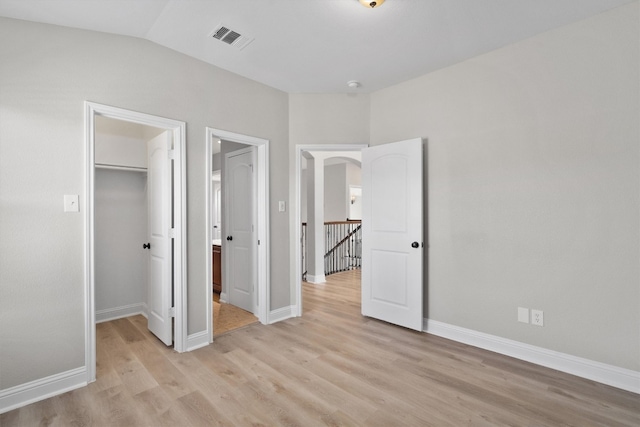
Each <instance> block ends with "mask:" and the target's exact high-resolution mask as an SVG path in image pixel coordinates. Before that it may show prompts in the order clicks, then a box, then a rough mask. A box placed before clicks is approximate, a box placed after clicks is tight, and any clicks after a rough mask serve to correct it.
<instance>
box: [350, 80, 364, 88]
mask: <svg viewBox="0 0 640 427" xmlns="http://www.w3.org/2000/svg"><path fill="white" fill-rule="evenodd" d="M347 86H349V87H350V88H351V89H358V88H359V87H360V86H361V85H360V82H359V81H357V80H349V81H348V82H347Z"/></svg>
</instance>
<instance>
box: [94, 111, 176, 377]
mask: <svg viewBox="0 0 640 427" xmlns="http://www.w3.org/2000/svg"><path fill="white" fill-rule="evenodd" d="M98 117H102V118H108V119H113V120H119V121H122V122H127V123H135V124H139V125H145V126H149V127H153V128H157V129H159V130H161V131H162V132H163V133H165V134H166V135H167V137H166V139H167V140H170V141H171V145H172V146H171V147H168V146H167V151H166V153H167V157H168V160H169V161H168V162H167V164H168V165H169V166H168V167H167V168H166V169H165V170H167V171H171V172H170V174H169V173H163V177H164V178H163V179H166V181H167V183H168V185H170V186H171V188H172V194H171V195H170V196H168V197H167V200H169V203H168V204H167V209H169V210H171V211H172V213H173V217H172V219H171V227H170V229H167V234H168V235H169V238H170V241H171V246H172V248H173V256H172V257H171V264H170V266H169V268H168V271H169V273H168V274H169V275H170V280H169V281H170V282H173V289H169V290H168V291H167V298H169V299H171V300H172V301H171V302H169V303H168V305H167V307H166V310H163V312H162V316H163V319H164V320H165V321H169V322H170V323H171V318H172V317H174V322H173V325H172V327H173V342H174V349H175V350H176V351H178V352H183V351H185V350H186V338H187V331H186V326H187V323H186V321H185V319H186V312H187V309H186V298H185V295H186V268H185V266H186V253H185V252H186V245H185V241H186V215H185V210H186V207H185V205H186V191H185V190H186V189H185V185H186V180H185V163H184V162H185V155H184V151H185V144H184V141H185V129H186V124H185V123H184V122H180V121H176V120H171V119H166V118H162V117H157V116H152V115H149V114H145V113H139V112H135V111H130V110H125V109H121V108H117V107H111V106H107V105H102V104H97V103H93V102H88V101H87V102H85V141H86V156H87V157H86V162H85V164H86V192H85V197H86V200H87V203H86V206H87V208H86V212H85V224H86V231H85V295H86V299H85V355H86V356H85V358H86V366H87V382H93V381H95V376H96V329H95V322H96V308H95V304H96V301H95V295H96V289H95V286H96V258H95V256H96V234H95V191H96V172H95V169H96V158H95V153H96V133H95V129H96V119H97V118H98ZM98 120H99V119H98ZM171 196H172V197H171ZM141 244H142V242H141Z"/></svg>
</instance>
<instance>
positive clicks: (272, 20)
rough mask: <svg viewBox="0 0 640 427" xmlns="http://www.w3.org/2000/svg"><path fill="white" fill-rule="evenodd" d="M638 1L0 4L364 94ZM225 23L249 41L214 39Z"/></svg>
mask: <svg viewBox="0 0 640 427" xmlns="http://www.w3.org/2000/svg"><path fill="white" fill-rule="evenodd" d="M633 1H637V0H387V1H386V2H385V3H384V4H383V5H382V6H380V7H378V8H376V9H366V8H364V7H363V6H362V5H360V4H359V3H358V1H357V0H0V16H5V17H10V18H17V19H24V20H29V21H36V22H44V23H50V24H56V25H63V26H68V27H76V28H83V29H89V30H95V31H102V32H107V33H114V34H123V35H128V36H133V37H140V38H143V39H147V40H150V41H152V42H154V43H157V44H160V45H163V46H166V47H168V48H171V49H174V50H177V51H179V52H182V53H185V54H187V55H190V56H193V57H195V58H198V59H201V60H202V61H205V62H208V63H210V64H213V65H216V66H218V67H220V68H224V69H226V70H229V71H231V72H234V73H236V74H240V75H242V76H245V77H248V78H250V79H252V80H256V81H258V82H261V83H264V84H266V85H269V86H272V87H274V88H277V89H280V90H283V91H285V92H289V93H349V92H367V93H368V92H372V91H376V90H379V89H382V88H385V87H388V86H391V85H394V84H397V83H400V82H402V81H405V80H408V79H411V78H414V77H418V76H420V75H423V74H426V73H428V72H431V71H434V70H437V69H440V68H443V67H446V66H449V65H452V64H455V63H457V62H460V61H464V60H466V59H468V58H472V57H474V56H477V55H480V54H482V53H485V52H489V51H491V50H494V49H497V48H499V47H502V46H505V45H508V44H511V43H514V42H517V41H519V40H523V39H525V38H528V37H531V36H533V35H536V34H539V33H542V32H544V31H548V30H551V29H553V28H557V27H560V26H563V25H566V24H569V23H572V22H576V21H579V20H581V19H585V18H587V17H589V16H592V15H595V14H598V13H601V12H603V11H606V10H608V9H611V8H614V7H617V6H620V5H623V4H625V3H630V2H633ZM219 24H222V25H224V26H226V27H228V28H229V29H231V30H234V31H236V32H237V33H239V34H241V35H242V37H243V38H244V39H241V40H246V39H251V38H252V39H253V41H252V42H250V43H249V44H248V45H246V46H245V47H244V48H243V49H240V48H238V47H236V46H234V45H228V44H226V43H223V42H221V41H219V40H216V39H214V38H213V37H211V34H212V32H213V31H214V29H215V28H216V27H217V26H218V25H219ZM350 80H357V81H359V82H360V84H361V86H360V87H359V88H356V89H353V88H349V87H348V86H347V82H348V81H350Z"/></svg>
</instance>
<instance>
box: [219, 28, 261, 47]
mask: <svg viewBox="0 0 640 427" xmlns="http://www.w3.org/2000/svg"><path fill="white" fill-rule="evenodd" d="M211 37H213V38H214V39H216V40H220V41H221V42H224V43H226V44H228V45H229V46H233V47H236V48H238V49H240V50H242V49H244V48H245V47H247V46H248V45H249V43H251V42H252V41H253V37H248V36H246V35H242V34H240V33H239V32H238V31H234V30H232V29H231V28H229V27H227V26H226V25H222V24H220V25H218V26H217V27H216V28H215V29H214V30H213V32H212V33H211Z"/></svg>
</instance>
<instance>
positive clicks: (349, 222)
mask: <svg viewBox="0 0 640 427" xmlns="http://www.w3.org/2000/svg"><path fill="white" fill-rule="evenodd" d="M358 223H362V220H361V219H348V220H346V221H328V222H325V223H324V225H332V224H358ZM302 225H304V226H306V225H307V223H306V222H303V223H302Z"/></svg>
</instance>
